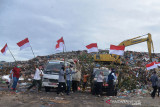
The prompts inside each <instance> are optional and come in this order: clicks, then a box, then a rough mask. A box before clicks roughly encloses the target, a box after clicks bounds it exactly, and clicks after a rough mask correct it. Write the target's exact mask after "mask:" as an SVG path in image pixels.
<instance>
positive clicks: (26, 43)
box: [17, 38, 30, 50]
mask: <svg viewBox="0 0 160 107" xmlns="http://www.w3.org/2000/svg"><path fill="white" fill-rule="evenodd" d="M17 45H18V46H19V47H20V50H22V49H24V48H27V47H30V43H29V40H28V38H26V39H24V40H22V41H20V42H18V43H17Z"/></svg>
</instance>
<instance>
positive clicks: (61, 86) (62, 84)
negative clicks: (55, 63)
mask: <svg viewBox="0 0 160 107" xmlns="http://www.w3.org/2000/svg"><path fill="white" fill-rule="evenodd" d="M64 71H65V66H64V65H62V67H61V70H60V72H59V79H58V83H59V84H58V90H57V94H59V93H60V94H61V95H63V92H65V90H66V83H65V79H64V75H65V73H64Z"/></svg>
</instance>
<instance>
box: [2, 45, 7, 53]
mask: <svg viewBox="0 0 160 107" xmlns="http://www.w3.org/2000/svg"><path fill="white" fill-rule="evenodd" d="M7 50H8V46H7V44H6V45H5V46H4V47H3V48H2V49H1V52H2V54H3V55H5V54H6V51H7Z"/></svg>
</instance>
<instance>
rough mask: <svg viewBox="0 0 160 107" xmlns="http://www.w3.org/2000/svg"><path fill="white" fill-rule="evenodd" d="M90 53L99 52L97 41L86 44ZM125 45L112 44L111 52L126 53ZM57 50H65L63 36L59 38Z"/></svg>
mask: <svg viewBox="0 0 160 107" xmlns="http://www.w3.org/2000/svg"><path fill="white" fill-rule="evenodd" d="M86 48H87V51H88V53H92V52H99V51H98V45H97V43H91V44H89V45H87V46H86ZM124 50H125V46H115V45H110V50H109V54H116V55H121V56H123V55H124ZM56 51H64V40H63V37H61V38H60V39H59V40H57V44H56Z"/></svg>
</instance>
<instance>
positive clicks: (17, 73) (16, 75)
mask: <svg viewBox="0 0 160 107" xmlns="http://www.w3.org/2000/svg"><path fill="white" fill-rule="evenodd" d="M20 72H21V70H20V66H19V65H17V66H15V67H14V68H13V70H12V73H11V74H10V78H11V76H12V74H13V85H12V88H11V89H12V90H16V86H17V83H18V80H19V77H20Z"/></svg>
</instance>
